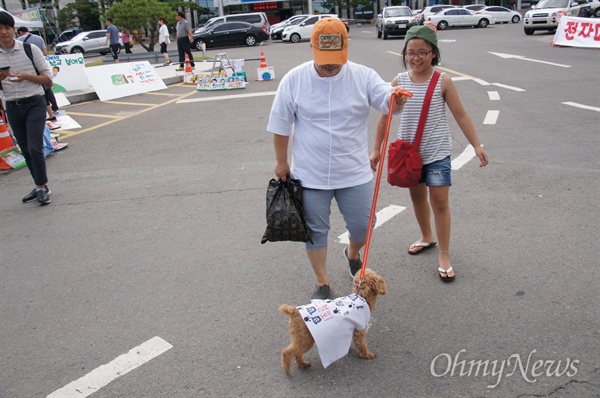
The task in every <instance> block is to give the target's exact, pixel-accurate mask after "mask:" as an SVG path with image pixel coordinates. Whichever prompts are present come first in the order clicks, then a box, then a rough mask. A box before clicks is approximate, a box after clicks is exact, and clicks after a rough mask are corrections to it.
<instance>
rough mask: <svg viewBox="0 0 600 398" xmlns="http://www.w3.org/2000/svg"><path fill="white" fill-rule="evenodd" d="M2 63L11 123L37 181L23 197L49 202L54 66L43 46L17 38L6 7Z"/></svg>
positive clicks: (0, 22) (1, 19) (1, 15)
mask: <svg viewBox="0 0 600 398" xmlns="http://www.w3.org/2000/svg"><path fill="white" fill-rule="evenodd" d="M26 45H28V46H30V49H31V54H32V58H33V59H30V58H29V57H28V56H27V53H26V52H25V47H24V46H26ZM0 67H1V68H0V82H1V84H2V86H1V88H2V93H3V94H4V98H5V100H6V107H5V108H6V116H7V118H8V123H9V124H10V127H11V129H12V131H13V134H14V135H15V138H16V139H17V141H18V143H19V147H20V148H21V152H22V153H23V157H24V158H25V162H26V163H27V167H28V168H29V172H30V173H31V176H32V177H33V182H34V184H35V187H34V188H33V190H32V191H31V192H30V193H29V194H27V195H26V196H25V197H24V198H23V199H22V201H23V203H25V202H31V201H34V200H37V202H38V203H39V204H40V205H47V204H48V203H50V193H51V192H50V188H48V177H47V175H46V158H45V157H44V129H45V126H46V98H45V96H44V87H43V85H44V84H46V85H50V84H52V70H51V69H50V65H49V64H48V62H46V58H45V57H44V54H42V50H40V49H39V48H38V47H37V46H33V45H29V44H26V43H23V42H21V41H18V40H15V20H14V18H13V17H12V16H11V15H10V14H9V13H7V12H5V11H0ZM36 68H37V72H39V74H38V73H37V72H36Z"/></svg>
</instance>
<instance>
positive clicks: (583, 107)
mask: <svg viewBox="0 0 600 398" xmlns="http://www.w3.org/2000/svg"><path fill="white" fill-rule="evenodd" d="M561 104H564V105H569V106H574V107H575V108H581V109H587V110H590V111H596V112H600V108H597V107H595V106H589V105H582V104H578V103H577V102H561Z"/></svg>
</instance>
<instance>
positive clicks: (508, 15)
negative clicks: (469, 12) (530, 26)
mask: <svg viewBox="0 0 600 398" xmlns="http://www.w3.org/2000/svg"><path fill="white" fill-rule="evenodd" d="M465 8H466V7H465ZM479 13H484V14H491V15H492V16H493V17H494V20H496V23H500V22H502V23H509V22H512V23H519V21H521V14H520V13H518V12H517V11H513V10H509V9H508V8H506V7H500V6H490V7H484V8H482V9H481V10H479V11H475V14H479Z"/></svg>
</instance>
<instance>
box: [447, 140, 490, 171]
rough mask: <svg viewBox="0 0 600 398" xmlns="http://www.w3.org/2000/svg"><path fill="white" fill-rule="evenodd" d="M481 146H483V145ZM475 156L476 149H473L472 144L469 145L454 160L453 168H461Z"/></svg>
mask: <svg viewBox="0 0 600 398" xmlns="http://www.w3.org/2000/svg"><path fill="white" fill-rule="evenodd" d="M481 146H482V147H483V145H481ZM474 157H475V149H473V146H472V145H468V146H467V147H466V148H465V150H464V151H463V153H461V154H460V155H458V157H456V158H455V159H453V160H452V170H459V169H460V168H461V167H463V166H464V165H465V164H467V163H468V162H469V160H471V159H473V158H474Z"/></svg>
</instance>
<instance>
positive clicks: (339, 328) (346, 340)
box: [298, 294, 371, 368]
mask: <svg viewBox="0 0 600 398" xmlns="http://www.w3.org/2000/svg"><path fill="white" fill-rule="evenodd" d="M298 311H299V312H300V315H302V318H303V319H304V322H305V323H306V326H308V330H310V333H311V334H312V336H313V338H314V339H315V343H317V349H318V350H319V356H320V357H321V362H322V363H323V367H324V368H327V367H328V366H329V365H331V364H332V363H333V362H335V361H337V360H338V359H340V358H341V357H343V356H344V355H346V354H348V351H349V350H350V344H352V335H353V334H354V330H355V329H356V330H363V329H364V328H366V327H367V326H369V320H370V319H371V311H370V310H369V305H368V304H367V301H366V300H365V299H364V298H362V297H360V296H359V295H357V294H351V295H349V296H346V297H339V298H336V299H334V300H313V301H312V302H311V303H310V304H306V305H303V306H300V307H298Z"/></svg>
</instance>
